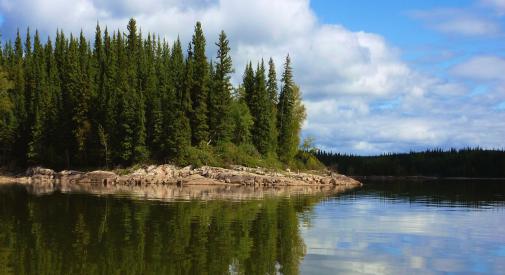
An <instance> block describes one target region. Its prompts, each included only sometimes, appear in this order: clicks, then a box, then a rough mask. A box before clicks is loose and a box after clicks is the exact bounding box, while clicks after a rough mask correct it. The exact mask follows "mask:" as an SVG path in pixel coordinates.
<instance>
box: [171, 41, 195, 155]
mask: <svg viewBox="0 0 505 275" xmlns="http://www.w3.org/2000/svg"><path fill="white" fill-rule="evenodd" d="M190 58H191V57H188V59H190ZM170 59H171V62H170V63H171V65H172V67H171V72H172V74H171V75H172V83H173V87H174V90H175V95H176V96H175V106H174V110H175V121H174V122H175V125H174V127H173V128H174V132H173V135H172V137H173V141H174V143H173V144H174V147H173V148H172V153H173V155H174V157H175V158H176V159H177V160H178V161H179V162H181V161H183V160H184V158H185V157H186V155H187V153H188V148H189V147H190V146H191V127H190V121H189V116H190V115H191V110H192V109H191V95H190V90H189V89H186V88H185V83H184V79H185V65H184V56H183V54H182V47H181V42H180V40H179V38H177V40H176V42H175V43H174V45H173V47H172V55H171V57H170ZM189 66H192V65H190V64H188V67H189ZM191 74H192V69H191V70H189V71H188V72H187V74H186V75H191Z"/></svg>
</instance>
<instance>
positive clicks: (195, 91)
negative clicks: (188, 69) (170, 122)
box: [190, 22, 209, 145]
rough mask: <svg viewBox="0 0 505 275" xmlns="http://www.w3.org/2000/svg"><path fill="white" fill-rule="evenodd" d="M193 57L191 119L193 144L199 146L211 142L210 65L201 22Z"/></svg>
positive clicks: (195, 38)
mask: <svg viewBox="0 0 505 275" xmlns="http://www.w3.org/2000/svg"><path fill="white" fill-rule="evenodd" d="M192 45H193V57H192V60H191V61H190V62H191V63H192V66H193V67H192V69H193V79H192V85H191V99H192V101H193V113H192V118H191V129H192V142H193V145H198V144H200V143H201V142H208V140H209V125H208V112H207V101H208V89H209V87H208V85H209V68H208V67H209V65H208V61H207V57H206V56H205V37H204V34H203V30H202V25H201V23H200V22H197V23H196V26H195V33H194V34H193V40H192Z"/></svg>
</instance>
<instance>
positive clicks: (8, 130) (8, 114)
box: [0, 67, 16, 164]
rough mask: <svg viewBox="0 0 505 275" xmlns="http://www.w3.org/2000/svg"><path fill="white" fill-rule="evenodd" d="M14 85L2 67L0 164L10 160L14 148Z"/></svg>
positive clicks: (0, 81)
mask: <svg viewBox="0 0 505 275" xmlns="http://www.w3.org/2000/svg"><path fill="white" fill-rule="evenodd" d="M13 87H14V85H13V83H12V82H11V81H10V80H9V79H8V76H7V73H6V72H5V71H4V70H3V68H1V67H0V164H5V163H6V161H7V160H8V156H9V155H8V153H9V151H10V150H11V148H12V145H13V143H14V138H15V131H16V120H15V119H16V118H15V115H14V108H15V106H14V104H13V103H12V101H11V96H10V95H9V91H10V90H11V89H12V88H13Z"/></svg>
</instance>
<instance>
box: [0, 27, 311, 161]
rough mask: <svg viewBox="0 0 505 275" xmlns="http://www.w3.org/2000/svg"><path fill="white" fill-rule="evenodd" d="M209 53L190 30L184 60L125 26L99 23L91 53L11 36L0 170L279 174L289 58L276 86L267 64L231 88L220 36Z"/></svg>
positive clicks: (1, 96)
mask: <svg viewBox="0 0 505 275" xmlns="http://www.w3.org/2000/svg"><path fill="white" fill-rule="evenodd" d="M32 39H33V40H32ZM216 46H217V48H218V50H217V53H216V57H215V58H208V57H207V56H206V38H205V36H204V33H203V30H202V26H201V24H200V23H199V22H197V23H196V25H195V28H194V34H193V36H192V40H191V42H190V43H189V44H188V46H187V49H186V53H185V54H184V52H183V48H182V45H181V41H180V40H179V39H177V40H176V41H174V42H173V43H172V44H169V42H167V41H166V40H164V39H160V38H159V36H156V35H154V34H152V33H148V34H147V35H146V36H144V35H143V34H142V33H141V32H140V31H139V30H138V29H137V24H136V21H135V20H134V19H130V21H129V23H128V26H127V32H126V33H124V32H123V31H121V30H114V31H112V34H111V33H110V31H109V30H108V29H107V28H105V30H104V31H103V32H102V29H101V27H100V25H99V24H97V26H96V33H95V37H94V42H93V43H91V41H89V40H88V39H87V38H86V37H85V35H84V34H83V33H82V31H81V33H80V35H79V36H74V35H73V34H70V35H69V36H67V35H66V34H65V33H64V32H63V31H62V30H57V32H56V38H55V42H54V43H53V42H52V40H51V38H50V37H48V38H47V40H46V42H45V43H43V42H42V41H41V37H40V35H39V32H38V31H35V34H34V36H33V37H32V36H31V34H30V29H27V31H26V35H25V37H24V39H22V37H21V35H20V33H19V31H18V33H17V36H16V38H15V40H14V42H12V41H6V42H5V43H4V45H1V50H0V66H1V68H0V148H1V151H0V152H1V159H0V164H3V165H15V166H18V167H19V166H26V165H47V166H50V167H55V168H64V167H65V168H68V167H76V166H79V167H84V166H87V167H96V166H107V167H109V166H113V165H123V166H128V165H132V164H134V163H139V162H143V161H147V160H150V161H158V162H175V163H177V164H190V163H195V162H198V163H207V162H212V161H211V160H212V159H215V158H217V157H218V156H219V155H220V154H221V155H223V154H226V153H230V152H239V153H237V154H242V155H247V156H245V157H250V156H251V155H252V156H254V157H257V158H262V159H268V160H272V161H273V162H276V163H284V164H289V163H290V162H292V161H293V159H294V158H295V156H296V155H297V154H298V152H299V150H298V144H299V142H300V140H299V134H300V130H301V125H302V122H303V120H304V119H305V109H304V106H303V103H302V101H301V92H300V89H299V87H298V86H297V85H296V84H295V82H294V80H293V72H292V67H291V61H290V57H289V55H288V56H287V57H286V59H285V62H284V68H283V72H282V76H281V79H280V81H279V79H278V78H277V73H276V70H275V64H274V61H273V60H272V59H271V58H270V60H269V61H268V63H267V64H265V62H264V61H263V60H261V61H260V62H258V63H257V64H256V65H255V66H253V63H252V62H249V63H248V64H247V66H246V68H245V70H244V74H243V82H242V83H241V84H240V85H239V86H238V87H234V86H233V85H232V84H231V81H230V79H231V75H232V73H233V72H234V69H233V63H232V58H231V56H230V46H229V40H228V38H227V36H226V33H225V32H224V31H221V33H220V35H219V39H218V41H217V43H216ZM279 84H280V88H279ZM216 148H218V149H219V150H217V149H216ZM223 148H224V149H223Z"/></svg>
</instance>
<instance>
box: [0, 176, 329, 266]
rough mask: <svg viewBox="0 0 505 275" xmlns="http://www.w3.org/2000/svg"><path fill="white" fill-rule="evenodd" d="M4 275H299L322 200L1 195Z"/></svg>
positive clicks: (17, 189) (15, 189) (11, 191)
mask: <svg viewBox="0 0 505 275" xmlns="http://www.w3.org/2000/svg"><path fill="white" fill-rule="evenodd" d="M0 198H1V200H0V274H225V273H230V272H231V273H239V274H274V273H277V272H281V273H283V274H296V273H298V272H299V265H300V261H301V260H302V258H303V256H304V255H305V245H304V242H303V240H302V238H301V235H300V229H299V221H298V216H299V214H301V213H303V212H307V211H311V209H312V207H313V206H314V205H315V204H317V203H318V202H319V201H320V200H321V199H322V198H323V195H317V196H314V195H312V196H300V195H296V196H292V197H291V198H286V197H267V198H264V199H262V200H250V201H240V202H237V201H230V200H210V201H202V200H189V201H184V202H182V201H178V202H170V203H165V202H159V201H145V200H144V201H143V200H131V199H125V198H117V197H113V196H104V197H97V196H89V195H83V194H62V193H59V192H58V193H54V194H51V195H44V196H33V195H31V194H30V193H29V192H28V191H27V190H26V189H25V188H24V187H22V186H4V187H1V188H0Z"/></svg>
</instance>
